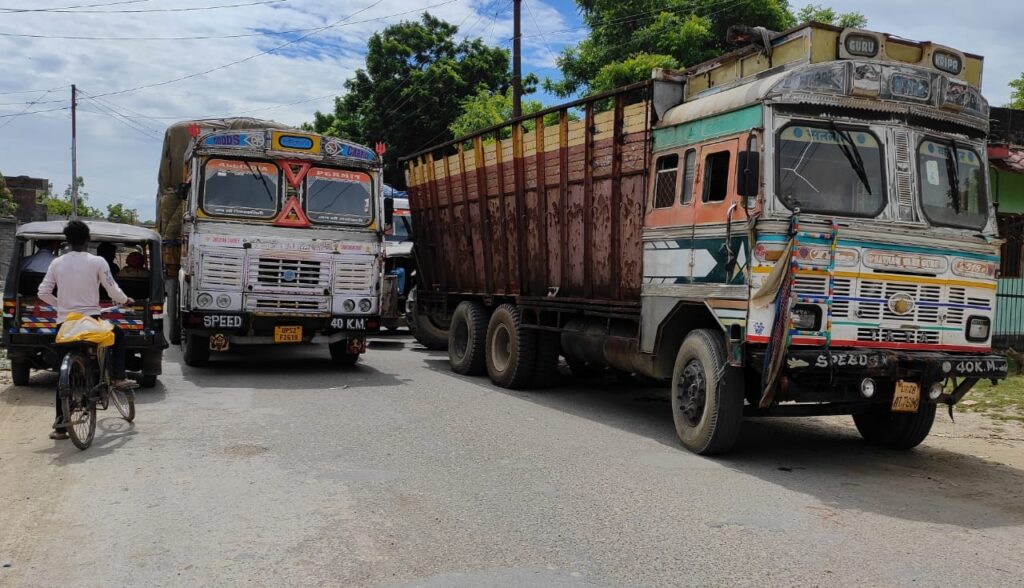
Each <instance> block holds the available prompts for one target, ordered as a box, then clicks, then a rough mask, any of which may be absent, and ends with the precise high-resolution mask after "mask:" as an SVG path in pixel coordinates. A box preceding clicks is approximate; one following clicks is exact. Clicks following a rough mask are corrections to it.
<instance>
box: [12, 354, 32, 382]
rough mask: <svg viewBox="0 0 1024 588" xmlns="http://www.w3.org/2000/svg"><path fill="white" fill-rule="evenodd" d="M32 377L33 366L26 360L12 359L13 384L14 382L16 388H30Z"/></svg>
mask: <svg viewBox="0 0 1024 588" xmlns="http://www.w3.org/2000/svg"><path fill="white" fill-rule="evenodd" d="M31 377H32V365H31V364H29V362H28V361H26V360H24V359H12V360H11V382H14V385H15V386H28V381H29V379H30V378H31Z"/></svg>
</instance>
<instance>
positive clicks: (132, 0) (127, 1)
mask: <svg viewBox="0 0 1024 588" xmlns="http://www.w3.org/2000/svg"><path fill="white" fill-rule="evenodd" d="M152 1H153V0H120V2H104V3H103V4H79V5H78V6H55V7H53V8H0V12H51V11H55V10H71V9H74V8H98V7H100V6H117V5H121V4H139V3H141V2H152Z"/></svg>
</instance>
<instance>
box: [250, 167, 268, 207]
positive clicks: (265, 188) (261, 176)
mask: <svg viewBox="0 0 1024 588" xmlns="http://www.w3.org/2000/svg"><path fill="white" fill-rule="evenodd" d="M245 167H247V168H249V173H251V174H252V175H253V177H255V178H258V179H259V181H260V183H261V184H263V189H264V190H266V192H267V198H270V203H271V204H273V203H274V195H273V194H271V193H270V186H268V185H267V178H265V177H263V174H261V173H256V170H254V169H253V168H252V164H251V163H249V162H248V161H246V162H245Z"/></svg>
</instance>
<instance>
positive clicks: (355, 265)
mask: <svg viewBox="0 0 1024 588" xmlns="http://www.w3.org/2000/svg"><path fill="white" fill-rule="evenodd" d="M372 287H373V261H372V259H371V258H367V259H366V260H353V261H338V262H336V263H335V264H334V293H335V294H363V293H366V292H369V291H370V289H371V288H372Z"/></svg>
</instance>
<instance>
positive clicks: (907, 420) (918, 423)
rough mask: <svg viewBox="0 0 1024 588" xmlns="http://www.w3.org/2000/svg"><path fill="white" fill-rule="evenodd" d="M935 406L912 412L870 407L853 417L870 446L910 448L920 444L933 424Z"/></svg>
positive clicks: (879, 405) (878, 405) (886, 407)
mask: <svg viewBox="0 0 1024 588" xmlns="http://www.w3.org/2000/svg"><path fill="white" fill-rule="evenodd" d="M935 408H936V405H935V404H931V403H928V404H921V406H920V407H919V408H918V410H917V412H915V413H901V412H892V411H891V410H889V407H888V406H887V405H884V404H872V405H871V406H869V407H868V409H867V410H866V411H865V412H863V413H861V414H855V415H853V422H854V424H855V425H857V430H858V431H860V435H861V437H863V438H864V440H865V441H867V442H868V443H871V444H873V445H881V446H882V447H888V448H889V449H912V448H914V447H917V446H918V445H920V444H921V442H922V441H924V440H925V438H926V437H928V433H930V432H931V430H932V423H934V422H935Z"/></svg>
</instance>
